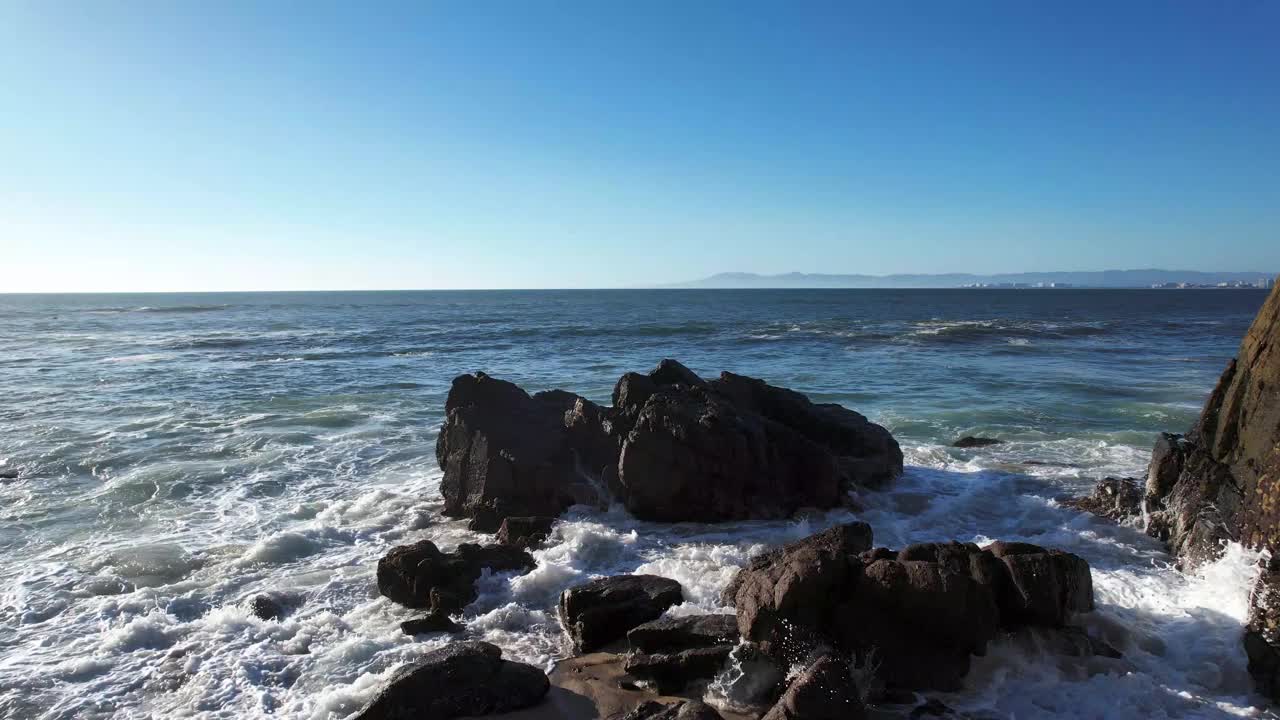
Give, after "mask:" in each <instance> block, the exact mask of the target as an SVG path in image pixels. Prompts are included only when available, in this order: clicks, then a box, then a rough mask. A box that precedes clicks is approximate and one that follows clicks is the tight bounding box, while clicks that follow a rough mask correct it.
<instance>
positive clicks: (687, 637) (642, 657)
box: [625, 615, 738, 695]
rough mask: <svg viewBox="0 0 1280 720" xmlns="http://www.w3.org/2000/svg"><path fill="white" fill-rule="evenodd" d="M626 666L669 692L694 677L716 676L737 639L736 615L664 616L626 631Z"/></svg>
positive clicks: (661, 691)
mask: <svg viewBox="0 0 1280 720" xmlns="http://www.w3.org/2000/svg"><path fill="white" fill-rule="evenodd" d="M627 643H628V644H629V645H630V646H631V651H632V652H631V654H630V655H628V656H627V661H626V665H625V670H626V671H627V672H628V673H629V674H630V675H631V676H632V677H635V678H637V679H640V680H644V681H647V682H648V683H650V684H651V685H653V686H654V687H655V688H656V689H657V690H658V692H660V693H662V694H664V695H669V694H672V693H675V692H679V691H680V690H683V689H684V688H685V686H686V685H687V684H688V683H689V682H690V681H692V680H709V679H711V678H713V677H715V676H716V675H717V674H718V673H719V672H720V670H721V669H722V668H723V667H724V665H725V661H726V660H728V659H729V655H730V653H732V652H733V649H734V647H735V646H736V645H737V643H738V619H737V618H736V617H734V616H733V615H686V616H683V617H661V618H658V619H657V620H652V621H650V622H647V623H644V624H642V625H637V626H636V627H634V628H632V629H631V630H629V631H628V632H627Z"/></svg>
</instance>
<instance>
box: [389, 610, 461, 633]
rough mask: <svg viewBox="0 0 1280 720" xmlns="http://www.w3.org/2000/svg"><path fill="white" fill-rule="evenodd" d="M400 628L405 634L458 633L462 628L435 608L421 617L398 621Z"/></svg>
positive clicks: (446, 614)
mask: <svg viewBox="0 0 1280 720" xmlns="http://www.w3.org/2000/svg"><path fill="white" fill-rule="evenodd" d="M400 630H401V631H403V632H404V634H405V635H421V634H423V633H435V632H445V633H451V634H452V633H460V632H462V630H463V628H462V626H461V625H459V624H458V623H456V622H454V621H453V620H451V619H450V618H449V615H448V613H446V612H444V611H443V610H435V611H432V612H429V613H427V614H426V615H423V616H421V617H416V618H413V619H411V620H405V621H404V622H402V623H400Z"/></svg>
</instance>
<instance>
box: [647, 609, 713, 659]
mask: <svg viewBox="0 0 1280 720" xmlns="http://www.w3.org/2000/svg"><path fill="white" fill-rule="evenodd" d="M627 643H628V644H629V645H630V646H631V649H632V650H634V651H638V652H646V653H655V652H674V651H678V650H688V649H690V648H700V647H710V646H713V645H731V646H732V645H737V644H738V618H737V617H736V616H734V615H685V616H683V617H662V618H658V619H657V620H652V621H650V622H647V623H644V624H643V625H637V626H636V627H634V628H632V629H631V630H629V631H628V632H627Z"/></svg>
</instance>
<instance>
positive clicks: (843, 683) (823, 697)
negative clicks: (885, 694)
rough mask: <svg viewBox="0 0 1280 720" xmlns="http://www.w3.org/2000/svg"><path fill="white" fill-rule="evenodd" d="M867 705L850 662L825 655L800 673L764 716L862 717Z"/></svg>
mask: <svg viewBox="0 0 1280 720" xmlns="http://www.w3.org/2000/svg"><path fill="white" fill-rule="evenodd" d="M864 717H866V707H865V706H864V705H863V703H862V698H861V696H860V694H859V692H858V687H857V685H856V684H855V683H854V681H853V676H852V674H851V673H850V671H849V665H848V663H846V662H844V661H842V660H840V659H839V658H836V657H835V656H832V655H824V656H822V657H820V658H818V659H817V660H816V661H814V662H813V664H812V665H810V666H809V667H808V668H807V669H805V671H804V672H802V673H800V675H798V676H796V679H795V680H792V681H791V685H790V686H788V687H787V691H786V692H784V693H783V694H782V697H781V698H779V699H778V702H777V704H775V705H774V706H773V708H771V709H770V710H769V712H767V713H765V714H764V717H762V718H761V720H859V719H860V718H864Z"/></svg>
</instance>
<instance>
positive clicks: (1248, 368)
mask: <svg viewBox="0 0 1280 720" xmlns="http://www.w3.org/2000/svg"><path fill="white" fill-rule="evenodd" d="M1147 496H1148V500H1149V501H1154V507H1155V508H1163V514H1159V513H1157V516H1156V518H1155V519H1156V522H1157V523H1161V522H1163V523H1164V524H1165V527H1164V531H1165V534H1166V537H1167V539H1168V540H1169V542H1170V545H1171V546H1172V548H1173V549H1174V551H1175V552H1177V553H1178V555H1179V556H1180V557H1182V558H1183V561H1184V563H1185V564H1186V565H1188V566H1195V565H1197V564H1200V563H1202V562H1204V561H1206V560H1210V559H1212V558H1213V557H1215V556H1216V554H1217V552H1218V550H1219V548H1220V545H1221V542H1222V541H1224V540H1235V541H1238V542H1241V543H1243V544H1245V545H1248V546H1251V547H1267V548H1280V287H1277V288H1276V289H1274V290H1272V291H1271V294H1270V296H1268V297H1267V300H1266V302H1265V303H1264V304H1263V306H1262V309H1261V310H1259V311H1258V316H1257V317H1256V318H1255V319H1254V321H1253V324H1252V325H1251V326H1250V327H1249V331H1248V332H1247V333H1246V334H1245V337H1244V342H1242V343H1241V344H1240V352H1239V354H1238V356H1237V357H1236V359H1235V360H1232V361H1231V362H1230V363H1229V364H1228V365H1227V369H1226V371H1225V372H1223V373H1222V377H1221V378H1220V379H1219V380H1218V384H1217V386H1216V387H1215V388H1214V389H1213V393H1212V394H1210V396H1209V400H1208V401H1207V402H1206V403H1205V406H1204V410H1203V411H1202V412H1201V413H1200V418H1199V420H1198V421H1197V422H1196V424H1195V425H1194V426H1193V427H1192V428H1191V430H1190V432H1188V433H1187V435H1186V436H1185V437H1179V436H1173V435H1166V436H1164V437H1162V438H1161V439H1160V441H1159V442H1157V443H1156V449H1155V452H1154V453H1153V455H1152V462H1151V467H1150V470H1149V471H1148V477H1147Z"/></svg>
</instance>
